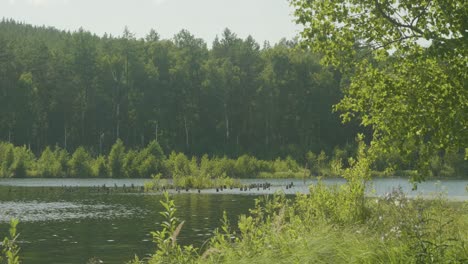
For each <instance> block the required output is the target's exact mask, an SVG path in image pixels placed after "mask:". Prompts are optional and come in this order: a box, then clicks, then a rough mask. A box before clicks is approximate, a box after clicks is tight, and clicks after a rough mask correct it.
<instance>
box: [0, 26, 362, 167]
mask: <svg viewBox="0 0 468 264" xmlns="http://www.w3.org/2000/svg"><path fill="white" fill-rule="evenodd" d="M298 46H299V45H298V44H297V43H296V41H289V40H282V41H280V42H279V43H277V44H275V45H273V46H272V45H270V44H269V43H264V44H263V45H262V46H261V45H260V44H258V43H257V42H256V41H255V40H254V39H253V38H252V37H250V36H249V37H247V38H246V39H241V38H239V37H237V36H236V34H235V33H233V32H231V31H230V30H229V29H226V30H224V32H222V34H221V36H220V37H216V39H215V40H214V41H213V43H212V44H211V48H209V45H207V43H205V42H204V41H203V40H202V39H199V38H196V37H195V36H193V35H192V34H190V33H189V32H188V31H186V30H182V31H180V32H179V33H178V34H176V35H175V36H174V37H173V38H172V39H161V38H160V37H159V35H158V33H157V32H156V31H154V30H151V32H149V34H148V35H147V36H146V38H144V39H137V38H135V36H134V35H133V34H132V33H131V32H130V31H129V30H128V29H127V28H125V29H124V31H123V34H122V35H121V36H117V37H116V36H109V35H104V36H102V37H99V36H96V35H94V34H92V33H90V32H87V31H85V30H83V29H80V30H78V31H76V32H68V31H60V30H57V29H55V28H51V27H36V26H31V25H27V24H24V23H19V22H16V21H13V20H7V19H3V20H2V22H1V23H0V93H1V96H0V140H3V141H8V142H11V143H13V144H14V145H17V146H21V145H26V146H28V148H30V149H31V150H32V151H33V152H35V153H36V154H37V155H39V154H40V153H41V152H42V151H43V150H44V149H45V147H46V146H58V147H61V148H63V149H66V150H68V151H71V152H73V151H74V150H75V149H76V148H78V147H79V146H84V147H85V148H86V149H88V150H89V151H91V153H94V154H95V155H99V154H104V153H108V152H109V151H110V148H111V146H112V145H113V144H114V143H115V142H116V140H117V139H118V138H120V139H122V140H123V142H124V144H125V145H126V146H128V147H131V148H142V147H145V146H146V145H147V144H148V142H150V141H151V140H154V139H156V140H157V141H158V142H159V144H160V145H161V146H162V148H163V149H164V152H165V153H170V151H177V152H184V153H186V154H187V155H196V156H199V157H201V156H202V155H203V154H209V155H218V156H224V155H228V156H231V157H238V156H240V155H242V154H250V155H254V156H256V157H259V158H265V159H272V158H276V157H278V156H282V157H286V156H287V155H292V156H293V157H294V158H296V159H303V158H304V156H305V153H307V152H308V151H313V152H315V153H319V152H320V151H321V150H325V151H326V152H327V153H331V150H332V149H333V148H334V147H335V146H344V145H346V143H353V142H354V136H355V134H356V131H357V128H358V126H357V125H356V123H352V124H347V125H342V124H341V122H340V119H339V116H338V114H336V113H333V112H332V106H333V105H334V104H336V103H337V102H339V100H340V99H341V98H342V92H341V90H340V86H341V83H343V82H346V80H345V78H343V77H342V76H341V75H340V74H339V72H338V71H334V70H333V69H331V68H327V67H323V66H321V65H320V64H319V61H320V57H319V56H318V55H316V54H314V53H312V52H310V51H307V50H304V49H299V48H298Z"/></svg>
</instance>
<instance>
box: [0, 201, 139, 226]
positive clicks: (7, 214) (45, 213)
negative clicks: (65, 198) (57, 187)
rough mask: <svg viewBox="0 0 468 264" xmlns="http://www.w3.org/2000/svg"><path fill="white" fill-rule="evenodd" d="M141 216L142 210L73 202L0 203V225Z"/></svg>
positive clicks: (121, 206)
mask: <svg viewBox="0 0 468 264" xmlns="http://www.w3.org/2000/svg"><path fill="white" fill-rule="evenodd" d="M136 214H142V209H139V208H128V207H125V206H123V205H106V204H91V205H88V204H81V203H73V202H38V201H4V202H0V223H2V222H9V221H10V219H11V218H18V219H19V220H20V221H21V222H39V221H64V220H71V219H86V218H87V219H113V218H117V217H119V218H125V217H131V216H134V215H136Z"/></svg>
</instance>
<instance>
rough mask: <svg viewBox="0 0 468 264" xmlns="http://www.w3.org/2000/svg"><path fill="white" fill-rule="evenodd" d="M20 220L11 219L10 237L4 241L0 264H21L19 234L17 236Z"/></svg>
mask: <svg viewBox="0 0 468 264" xmlns="http://www.w3.org/2000/svg"><path fill="white" fill-rule="evenodd" d="M18 223H19V221H18V219H11V221H10V236H9V237H5V239H3V243H2V245H3V249H2V255H1V256H0V263H5V264H19V263H20V261H19V255H18V254H19V251H20V249H19V247H18V245H17V244H16V239H17V238H18V234H16V227H17V226H18Z"/></svg>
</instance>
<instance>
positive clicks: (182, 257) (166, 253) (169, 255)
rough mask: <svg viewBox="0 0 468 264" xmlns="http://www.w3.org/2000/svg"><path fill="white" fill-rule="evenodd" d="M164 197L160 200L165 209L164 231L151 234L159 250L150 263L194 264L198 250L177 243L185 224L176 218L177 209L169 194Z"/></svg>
mask: <svg viewBox="0 0 468 264" xmlns="http://www.w3.org/2000/svg"><path fill="white" fill-rule="evenodd" d="M163 196H164V200H160V203H161V205H162V206H163V207H164V211H163V212H161V215H162V216H163V217H164V221H162V223H161V228H162V230H160V231H156V232H152V233H151V234H152V235H153V241H154V242H155V243H156V246H157V250H156V253H155V254H154V255H153V256H152V257H151V259H150V260H149V263H192V262H194V260H195V258H196V256H197V249H196V248H194V247H193V246H191V245H190V246H184V247H182V246H181V245H179V244H178V243H177V236H178V235H179V233H180V231H181V230H182V227H183V225H184V222H180V221H179V220H178V219H177V218H176V216H175V213H176V211H177V209H176V207H175V204H174V200H172V199H171V198H170V197H169V193H168V192H164V195H163Z"/></svg>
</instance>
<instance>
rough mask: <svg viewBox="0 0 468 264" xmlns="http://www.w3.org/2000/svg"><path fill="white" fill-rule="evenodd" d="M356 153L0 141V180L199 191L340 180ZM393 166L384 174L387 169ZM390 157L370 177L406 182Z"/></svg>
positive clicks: (436, 163) (461, 166)
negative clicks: (240, 183)
mask: <svg viewBox="0 0 468 264" xmlns="http://www.w3.org/2000/svg"><path fill="white" fill-rule="evenodd" d="M355 156H356V148H355V147H354V146H353V145H346V146H345V147H344V148H338V147H335V148H334V150H333V152H332V153H331V154H330V155H327V154H326V153H325V151H323V150H322V151H321V152H319V153H314V152H312V151H308V152H307V154H306V155H305V156H304V157H303V158H302V159H300V160H296V159H293V158H292V157H291V156H287V157H286V158H284V159H282V158H276V159H272V160H262V159H258V158H256V157H254V156H250V155H247V154H244V155H241V156H239V157H238V158H228V157H226V156H209V155H207V154H205V155H203V156H201V157H196V156H192V157H190V156H187V155H185V154H184V153H182V152H178V153H177V152H174V151H172V152H171V153H170V154H169V155H166V154H165V153H164V151H163V150H162V148H161V146H160V145H159V143H158V142H156V141H155V140H153V141H151V142H149V143H148V145H147V146H145V147H144V148H129V147H126V146H125V145H124V143H123V142H122V141H121V140H117V141H116V142H115V143H114V144H113V145H112V147H111V149H110V151H109V152H108V153H107V154H99V153H95V152H93V151H92V150H89V149H86V148H84V147H78V148H77V149H76V150H75V151H74V152H68V151H67V150H66V149H63V148H61V147H59V146H55V147H46V148H45V149H44V150H43V151H42V153H40V154H38V155H35V154H34V153H33V151H31V149H29V148H28V147H26V146H14V145H13V144H12V143H8V142H1V141H0V178H1V177H3V178H11V177H15V178H22V177H52V178H65V177H69V178H86V177H98V178H106V177H112V178H150V177H158V178H162V179H168V178H171V179H173V180H174V182H178V183H183V184H181V185H180V186H203V185H206V184H207V183H209V182H210V181H211V180H215V181H214V182H216V180H229V179H238V178H309V177H311V176H322V177H340V176H342V175H343V170H344V169H346V168H349V167H350V165H351V163H352V161H350V160H352V159H354V157H355ZM389 161H391V163H392V164H398V165H399V166H397V167H395V168H394V169H393V170H390V171H389V170H388V164H389ZM429 162H430V171H429V175H427V176H434V177H440V176H442V177H449V176H458V177H460V176H465V172H466V171H467V169H468V166H467V165H468V164H467V163H468V162H467V161H466V160H464V159H463V155H461V154H460V153H457V152H448V153H446V154H445V155H444V156H443V157H440V156H434V157H432V158H431V160H430V161H429ZM401 164H404V162H403V161H402V160H399V157H398V156H397V155H395V154H391V153H388V155H387V156H381V157H379V158H378V159H377V162H375V164H373V165H372V167H371V169H372V170H373V174H374V176H393V175H398V176H411V174H412V173H416V172H415V171H412V170H411V168H408V167H404V166H403V165H401Z"/></svg>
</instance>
